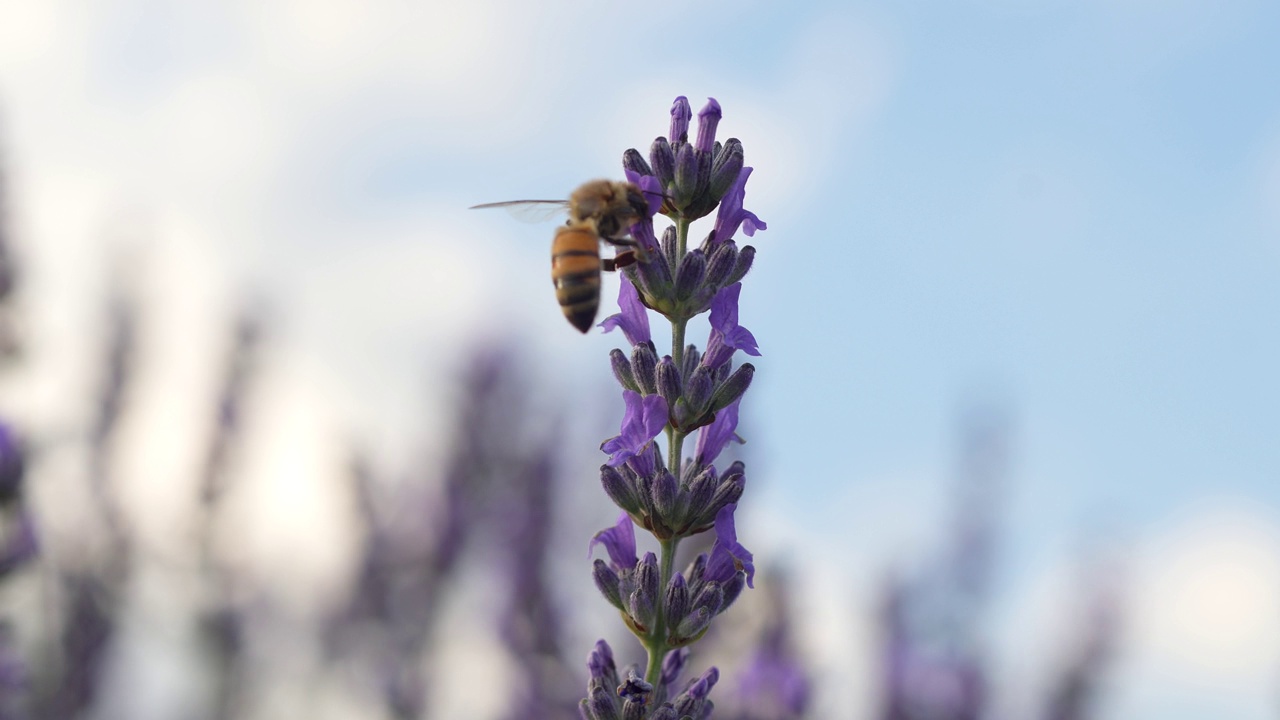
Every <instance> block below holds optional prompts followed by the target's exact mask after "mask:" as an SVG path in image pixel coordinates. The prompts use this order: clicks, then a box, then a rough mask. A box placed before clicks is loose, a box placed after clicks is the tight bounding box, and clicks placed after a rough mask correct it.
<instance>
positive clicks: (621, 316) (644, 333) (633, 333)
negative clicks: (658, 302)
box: [600, 275, 652, 347]
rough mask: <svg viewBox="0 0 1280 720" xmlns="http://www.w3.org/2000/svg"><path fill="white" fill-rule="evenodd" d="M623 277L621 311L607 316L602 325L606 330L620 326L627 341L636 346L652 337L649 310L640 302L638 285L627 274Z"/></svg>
mask: <svg viewBox="0 0 1280 720" xmlns="http://www.w3.org/2000/svg"><path fill="white" fill-rule="evenodd" d="M621 279H622V282H621V283H620V287H619V288H618V309H619V310H620V311H621V312H619V313H618V314H617V315H610V316H609V317H607V318H605V319H604V322H602V323H600V327H601V328H603V329H604V331H605V332H609V331H610V330H613V329H614V328H620V329H621V330H622V334H623V335H626V336H627V342H629V343H631V345H632V346H633V347H634V346H636V345H639V344H640V343H642V342H649V341H650V340H651V339H652V338H651V336H650V335H649V312H648V310H646V309H645V307H644V303H642V302H640V293H639V292H638V291H637V290H636V286H635V285H632V284H631V281H630V280H628V279H627V276H626V275H621Z"/></svg>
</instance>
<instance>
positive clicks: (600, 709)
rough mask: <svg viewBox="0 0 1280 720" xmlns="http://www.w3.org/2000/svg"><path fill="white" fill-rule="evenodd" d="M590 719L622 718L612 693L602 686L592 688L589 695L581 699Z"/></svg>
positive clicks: (609, 719) (608, 719)
mask: <svg viewBox="0 0 1280 720" xmlns="http://www.w3.org/2000/svg"><path fill="white" fill-rule="evenodd" d="M583 703H584V704H585V705H586V708H587V712H589V713H591V718H592V720H622V718H621V717H620V716H619V715H618V705H617V702H615V701H614V699H613V693H612V692H610V691H609V690H606V689H604V688H602V687H597V688H592V689H591V696H590V697H588V698H587V699H586V700H584V701H583Z"/></svg>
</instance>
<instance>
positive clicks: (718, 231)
mask: <svg viewBox="0 0 1280 720" xmlns="http://www.w3.org/2000/svg"><path fill="white" fill-rule="evenodd" d="M752 169H753V168H749V167H744V168H742V170H741V171H739V172H738V179H737V180H734V181H733V185H732V186H730V187H729V191H728V192H727V193H725V195H724V197H723V198H721V199H720V208H719V210H717V211H716V225H715V230H714V233H715V242H717V243H722V242H724V241H726V240H728V239H729V238H732V237H733V235H734V233H736V232H738V227H739V226H742V227H743V232H745V233H746V234H747V235H748V236H753V235H755V234H756V231H757V230H764V229H766V228H768V225H767V224H765V222H764V221H763V220H761V219H760V218H758V217H756V214H755V213H753V212H750V211H747V210H744V209H743V207H742V202H743V200H745V199H746V196H747V178H749V177H751V171H752Z"/></svg>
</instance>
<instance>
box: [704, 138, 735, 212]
mask: <svg viewBox="0 0 1280 720" xmlns="http://www.w3.org/2000/svg"><path fill="white" fill-rule="evenodd" d="M742 157H743V155H742V143H741V142H739V141H738V139H737V138H729V141H728V142H727V143H726V144H725V146H724V149H723V150H721V151H720V152H719V153H718V154H717V155H716V156H715V161H714V162H713V163H712V164H711V182H710V187H709V188H708V192H709V193H710V195H711V197H712V199H714V200H715V201H716V202H720V199H721V198H723V197H724V194H725V193H727V192H729V188H730V187H733V183H734V182H735V181H737V179H738V173H740V172H742Z"/></svg>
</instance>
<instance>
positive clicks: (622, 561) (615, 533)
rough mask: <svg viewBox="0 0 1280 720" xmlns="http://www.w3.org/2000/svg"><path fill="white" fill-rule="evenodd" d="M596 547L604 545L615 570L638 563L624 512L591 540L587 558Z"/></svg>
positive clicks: (632, 533) (633, 533) (628, 518)
mask: <svg viewBox="0 0 1280 720" xmlns="http://www.w3.org/2000/svg"><path fill="white" fill-rule="evenodd" d="M596 545H604V549H605V550H607V551H608V552H609V560H610V561H611V562H612V563H613V567H614V569H615V570H631V569H633V568H635V566H636V563H637V562H639V559H638V558H637V557H636V529H635V525H634V523H632V522H631V516H630V515H628V514H626V513H625V512H624V513H622V514H621V515H619V516H618V524H617V525H614V526H613V527H610V528H605V529H604V530H601V531H600V532H598V533H596V534H595V537H593V538H591V545H590V546H588V547H587V557H590V556H591V553H592V552H593V551H594V550H595V549H596ZM606 647H607V646H606Z"/></svg>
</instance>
